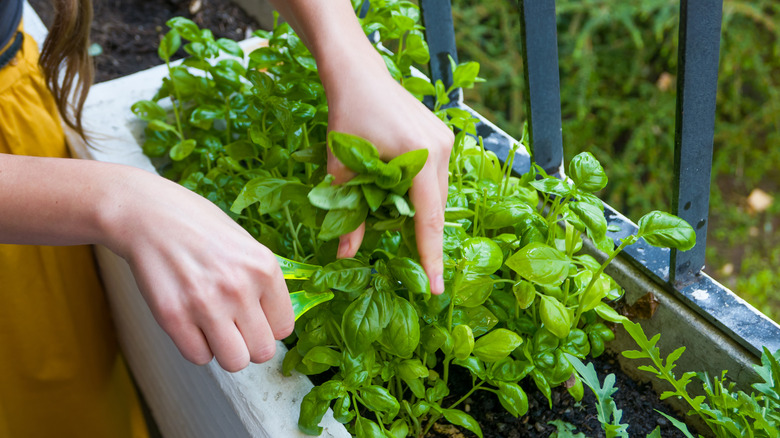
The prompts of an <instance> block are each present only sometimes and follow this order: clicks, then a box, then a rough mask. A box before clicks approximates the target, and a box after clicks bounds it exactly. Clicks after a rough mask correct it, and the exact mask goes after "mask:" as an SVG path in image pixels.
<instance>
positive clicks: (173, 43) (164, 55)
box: [157, 30, 181, 62]
mask: <svg viewBox="0 0 780 438" xmlns="http://www.w3.org/2000/svg"><path fill="white" fill-rule="evenodd" d="M179 47H181V36H180V35H179V32H176V31H175V30H171V31H169V32H168V33H166V34H165V36H164V37H163V39H162V40H161V41H160V45H159V46H158V47H157V55H158V56H159V57H160V59H162V60H163V61H166V62H167V61H169V60H170V59H171V57H172V56H173V55H174V54H175V53H176V51H177V50H179Z"/></svg>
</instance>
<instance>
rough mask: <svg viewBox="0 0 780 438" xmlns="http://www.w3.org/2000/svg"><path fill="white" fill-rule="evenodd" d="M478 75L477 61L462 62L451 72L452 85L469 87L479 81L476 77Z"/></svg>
mask: <svg viewBox="0 0 780 438" xmlns="http://www.w3.org/2000/svg"><path fill="white" fill-rule="evenodd" d="M477 75H479V63H478V62H473V61H472V62H464V63H461V64H459V65H458V67H457V68H455V71H454V72H453V73H452V86H453V87H461V88H471V87H473V86H474V83H475V82H478V81H479V78H478V77H477Z"/></svg>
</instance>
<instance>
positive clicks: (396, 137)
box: [323, 58, 454, 294]
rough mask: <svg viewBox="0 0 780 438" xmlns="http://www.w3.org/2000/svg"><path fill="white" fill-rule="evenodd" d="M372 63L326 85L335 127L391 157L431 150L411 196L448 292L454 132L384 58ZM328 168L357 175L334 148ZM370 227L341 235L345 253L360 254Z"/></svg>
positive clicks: (431, 269)
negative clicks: (445, 245)
mask: <svg viewBox="0 0 780 438" xmlns="http://www.w3.org/2000/svg"><path fill="white" fill-rule="evenodd" d="M379 62H382V61H381V59H379ZM366 64H367V63H366V62H365V58H364V62H363V66H362V68H361V69H353V70H346V71H343V72H342V73H341V74H340V75H338V77H336V78H332V79H331V81H332V82H330V84H329V85H327V86H326V90H327V93H328V107H329V113H328V114H329V120H328V125H329V129H331V130H333V131H340V132H347V133H350V134H354V135H357V136H360V137H363V138H365V139H367V140H369V141H371V142H372V143H373V144H374V145H375V146H376V148H377V149H378V150H379V153H380V156H381V158H382V159H383V160H385V161H389V160H390V159H392V158H393V157H396V156H398V155H400V154H402V153H404V152H408V151H410V150H414V149H427V150H428V160H427V161H426V163H425V166H424V167H423V169H422V170H421V171H420V173H418V174H417V176H416V177H415V178H414V181H413V183H412V187H411V189H410V190H409V196H410V198H411V201H412V204H413V205H414V208H415V210H416V213H415V215H414V222H415V232H416V235H417V249H418V251H419V253H420V259H421V261H422V265H423V268H424V269H425V272H426V273H427V274H428V278H429V281H430V283H431V291H432V292H433V293H435V294H440V293H442V292H444V279H443V276H442V274H443V266H442V238H443V237H442V236H443V231H444V208H445V204H446V203H447V188H448V168H449V159H450V152H451V151H452V145H453V142H454V136H453V133H452V131H451V130H450V129H449V128H447V126H446V125H444V123H442V121H441V120H439V119H438V118H437V117H436V116H435V115H434V114H433V113H432V112H431V111H430V110H429V109H428V108H426V107H425V106H424V105H423V104H422V103H421V102H420V101H418V100H417V99H416V98H414V97H413V96H412V95H411V94H409V93H408V92H407V91H406V90H405V89H404V88H403V87H402V86H401V85H399V84H398V83H397V82H396V81H395V80H394V79H393V78H392V77H391V76H390V75H389V73H388V72H387V69H386V68H385V66H384V63H382V64H378V65H376V66H375V67H374V68H373V69H372V68H370V67H369V66H368V65H366ZM323 80H325V79H323ZM328 173H330V174H332V175H334V176H335V180H334V183H342V182H345V181H347V180H349V179H350V178H352V177H353V176H354V175H353V173H352V172H351V171H350V170H349V169H348V168H346V167H345V166H344V165H343V164H342V163H341V162H340V161H338V160H337V159H336V158H335V157H334V156H333V155H332V154H329V156H328ZM364 231H365V225H361V226H360V227H359V228H358V229H357V230H355V231H353V232H351V233H349V234H346V235H344V236H341V238H340V242H339V250H338V255H339V257H352V256H354V255H355V253H356V252H357V251H358V248H359V247H360V243H361V241H362V239H363V234H364Z"/></svg>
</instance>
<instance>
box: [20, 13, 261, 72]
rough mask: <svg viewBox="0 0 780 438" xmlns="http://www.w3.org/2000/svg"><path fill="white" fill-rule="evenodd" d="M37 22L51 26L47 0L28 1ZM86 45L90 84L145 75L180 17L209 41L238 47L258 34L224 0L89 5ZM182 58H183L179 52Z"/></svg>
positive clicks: (250, 21)
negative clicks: (92, 51)
mask: <svg viewBox="0 0 780 438" xmlns="http://www.w3.org/2000/svg"><path fill="white" fill-rule="evenodd" d="M29 2H30V5H31V6H32V7H33V8H34V9H35V11H36V12H37V13H38V15H39V16H40V17H41V19H42V20H43V22H44V23H45V24H46V25H47V26H50V25H51V21H52V20H53V18H54V10H53V8H52V2H51V0H29ZM93 3H94V9H95V13H94V19H93V21H92V42H93V43H96V44H98V45H99V46H100V47H101V48H102V53H101V54H99V55H97V56H95V82H96V83H97V82H104V81H108V80H110V79H114V78H117V77H120V76H125V75H128V74H130V73H135V72H138V71H141V70H145V69H147V68H150V67H154V66H156V65H160V64H161V63H162V61H161V60H160V58H159V57H158V56H157V44H158V42H159V41H160V39H161V38H162V36H163V35H164V34H165V32H167V31H168V27H167V26H166V25H165V22H166V21H168V20H169V19H170V18H173V17H177V16H181V17H186V18H189V19H191V20H193V21H194V22H195V23H196V24H198V26H200V27H201V28H206V29H211V31H212V32H213V33H214V37H215V38H230V39H232V40H235V41H241V40H243V39H246V38H247V37H248V36H249V35H251V33H252V31H254V30H256V29H259V25H258V24H257V23H256V22H255V20H253V19H252V18H251V17H249V16H248V15H247V14H246V13H245V12H244V10H243V9H241V8H239V7H238V6H236V5H234V4H233V3H232V2H230V1H228V0H94V1H93ZM182 53H183V52H182Z"/></svg>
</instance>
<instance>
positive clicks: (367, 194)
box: [355, 184, 387, 211]
mask: <svg viewBox="0 0 780 438" xmlns="http://www.w3.org/2000/svg"><path fill="white" fill-rule="evenodd" d="M355 187H360V189H361V190H362V191H363V197H364V198H365V200H366V202H367V203H368V206H369V208H371V211H377V210H378V209H379V207H381V206H382V203H383V202H384V201H385V199H386V198H387V191H386V190H384V189H381V188H379V187H377V186H376V184H360V185H358V186H355Z"/></svg>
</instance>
